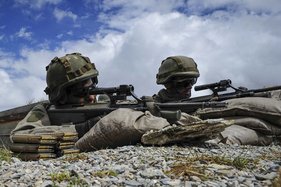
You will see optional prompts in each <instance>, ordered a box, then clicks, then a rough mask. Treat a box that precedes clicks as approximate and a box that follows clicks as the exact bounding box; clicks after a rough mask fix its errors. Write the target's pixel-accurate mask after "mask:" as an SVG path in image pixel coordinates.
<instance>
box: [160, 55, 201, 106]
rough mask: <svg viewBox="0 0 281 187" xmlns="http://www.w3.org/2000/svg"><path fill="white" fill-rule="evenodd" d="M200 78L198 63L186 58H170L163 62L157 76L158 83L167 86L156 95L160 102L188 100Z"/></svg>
mask: <svg viewBox="0 0 281 187" xmlns="http://www.w3.org/2000/svg"><path fill="white" fill-rule="evenodd" d="M199 76H200V74H199V71H198V69H197V64H196V62H195V61H194V60H193V59H192V58H189V57H186V56H170V57H168V58H166V59H165V60H163V61H162V63H161V66H160V67H159V70H158V73H157V75H156V83H157V84H162V85H164V86H165V89H162V90H160V91H159V92H158V94H157V95H154V99H155V100H156V101H158V102H169V101H178V100H181V99H186V98H189V97H190V96H191V88H192V86H193V85H194V84H195V83H196V81H197V78H198V77H199Z"/></svg>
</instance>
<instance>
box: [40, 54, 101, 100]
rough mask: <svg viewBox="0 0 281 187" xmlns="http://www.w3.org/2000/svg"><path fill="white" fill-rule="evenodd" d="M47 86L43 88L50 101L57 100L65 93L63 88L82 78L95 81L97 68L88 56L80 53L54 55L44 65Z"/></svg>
mask: <svg viewBox="0 0 281 187" xmlns="http://www.w3.org/2000/svg"><path fill="white" fill-rule="evenodd" d="M46 71H47V76H46V82H47V87H46V89H45V90H44V91H45V92H46V94H47V95H49V100H50V102H51V103H55V102H57V101H58V100H59V99H60V98H61V97H62V96H63V95H64V93H65V89H66V88H67V87H68V86H70V85H73V84H75V83H78V82H80V81H83V80H87V79H90V78H91V79H93V82H95V83H97V81H98V80H97V76H98V70H97V69H96V67H95V64H93V63H91V61H90V59H89V58H88V57H85V56H82V55H81V54H80V53H72V54H66V55H65V56H63V57H61V58H58V57H55V58H54V59H53V60H52V61H51V63H50V64H49V65H48V66H47V67H46Z"/></svg>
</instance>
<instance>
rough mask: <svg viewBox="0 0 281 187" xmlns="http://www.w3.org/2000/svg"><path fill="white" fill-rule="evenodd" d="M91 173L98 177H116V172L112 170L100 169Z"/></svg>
mask: <svg viewBox="0 0 281 187" xmlns="http://www.w3.org/2000/svg"><path fill="white" fill-rule="evenodd" d="M92 175H93V176H94V177H100V178H103V177H108V176H113V177H116V176H117V173H116V172H115V171H113V170H101V171H96V172H94V173H92Z"/></svg>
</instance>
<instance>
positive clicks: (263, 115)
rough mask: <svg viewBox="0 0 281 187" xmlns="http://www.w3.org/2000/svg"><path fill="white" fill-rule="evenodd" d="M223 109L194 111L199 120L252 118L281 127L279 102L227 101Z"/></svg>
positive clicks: (252, 98)
mask: <svg viewBox="0 0 281 187" xmlns="http://www.w3.org/2000/svg"><path fill="white" fill-rule="evenodd" d="M227 102H228V106H227V107H225V108H205V109H199V110H197V111H196V113H195V115H197V116H198V117H200V118H201V119H209V118H221V117H232V116H247V117H254V118H258V119H261V120H264V121H267V122H269V123H271V124H273V125H275V126H278V127H281V101H278V100H276V99H272V98H263V97H245V98H237V99H230V100H227Z"/></svg>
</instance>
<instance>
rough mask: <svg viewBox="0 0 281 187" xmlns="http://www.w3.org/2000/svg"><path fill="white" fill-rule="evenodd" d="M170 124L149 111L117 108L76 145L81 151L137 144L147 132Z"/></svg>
mask: <svg viewBox="0 0 281 187" xmlns="http://www.w3.org/2000/svg"><path fill="white" fill-rule="evenodd" d="M169 125H170V124H169V123H168V122H167V120H166V119H164V118H159V117H155V116H153V115H152V114H151V113H150V112H148V111H147V112H141V111H134V110H132V109H117V110H115V111H113V112H111V113H109V114H108V115H106V116H105V117H103V118H102V119H101V120H100V121H98V123H97V124H96V125H95V126H94V127H92V128H91V130H90V131H89V132H88V133H86V134H85V135H84V136H83V137H82V138H80V139H79V140H78V141H77V142H76V144H75V145H76V147H77V148H78V149H80V150H81V151H93V150H98V149H102V148H115V147H118V146H124V145H130V144H136V143H138V142H140V139H141V136H142V135H143V134H144V133H145V132H147V131H149V130H153V129H157V130H158V129H162V128H163V127H165V126H169Z"/></svg>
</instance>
